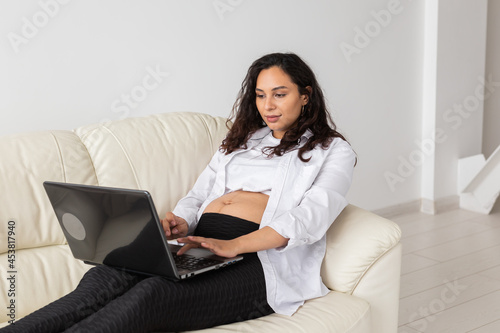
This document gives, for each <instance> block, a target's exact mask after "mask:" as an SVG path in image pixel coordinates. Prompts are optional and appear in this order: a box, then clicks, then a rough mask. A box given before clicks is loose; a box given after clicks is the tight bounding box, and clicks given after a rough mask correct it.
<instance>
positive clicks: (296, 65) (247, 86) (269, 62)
mask: <svg viewBox="0 0 500 333" xmlns="http://www.w3.org/2000/svg"><path fill="white" fill-rule="evenodd" d="M274 66H276V67H279V68H281V69H282V70H283V71H284V72H285V73H286V74H287V75H288V76H289V77H290V79H291V80H292V82H293V83H295V84H296V85H297V87H298V89H299V93H300V94H301V95H304V94H305V95H308V97H309V101H308V103H307V104H306V105H305V107H304V112H303V114H302V115H301V116H300V117H299V121H298V124H297V126H296V127H294V128H291V129H289V130H288V131H286V133H285V135H284V136H283V138H282V139H281V142H280V144H279V145H277V146H276V147H272V148H271V149H270V156H272V155H278V156H282V155H283V154H284V153H286V152H287V151H290V150H292V149H294V148H296V146H297V144H298V143H299V139H300V138H301V136H302V135H303V134H304V133H305V131H306V130H307V129H310V130H311V132H312V133H313V135H312V136H311V137H310V138H309V139H308V141H307V142H306V143H305V145H303V146H302V147H300V148H299V158H300V159H301V160H302V161H303V162H308V161H309V160H310V159H311V158H309V159H306V158H304V154H305V153H306V152H308V151H310V150H312V149H314V147H316V146H317V145H321V146H322V147H323V148H324V149H326V148H328V146H329V145H330V143H331V142H332V140H333V138H335V137H339V138H341V139H343V140H345V141H347V140H346V139H345V138H344V137H343V136H342V134H340V133H339V132H337V131H336V126H335V123H334V122H333V120H332V118H331V116H330V113H329V112H328V110H327V108H326V104H325V98H324V96H323V92H322V90H321V88H320V86H319V84H318V82H317V80H316V77H315V75H314V73H313V71H312V70H311V69H310V68H309V66H308V65H307V64H306V63H305V62H304V61H303V60H302V59H301V58H299V57H298V56H297V55H296V54H293V53H271V54H268V55H265V56H263V57H261V58H260V59H257V60H256V61H255V62H254V63H253V64H252V65H251V66H250V68H249V69H248V72H247V75H246V77H245V79H244V80H243V83H242V84H241V90H240V92H239V93H238V98H237V99H236V102H235V103H234V106H233V109H232V111H231V115H230V117H229V119H228V127H229V132H228V134H227V136H226V138H225V139H224V141H223V142H222V145H221V147H220V149H221V151H223V152H225V153H226V154H230V153H232V152H233V151H236V150H238V149H245V148H246V147H247V146H246V143H247V141H248V139H249V138H250V136H251V135H252V134H253V133H255V131H257V130H258V129H260V128H262V127H266V126H267V125H266V124H265V122H264V121H263V119H262V117H261V116H260V114H259V111H258V109H257V105H256V93H255V88H256V85H257V77H258V76H259V74H260V72H261V71H262V70H263V69H268V68H271V67H274ZM306 87H311V90H310V91H309V90H308V89H306ZM233 119H234V121H233ZM231 121H233V124H232V126H229V123H230V122H231Z"/></svg>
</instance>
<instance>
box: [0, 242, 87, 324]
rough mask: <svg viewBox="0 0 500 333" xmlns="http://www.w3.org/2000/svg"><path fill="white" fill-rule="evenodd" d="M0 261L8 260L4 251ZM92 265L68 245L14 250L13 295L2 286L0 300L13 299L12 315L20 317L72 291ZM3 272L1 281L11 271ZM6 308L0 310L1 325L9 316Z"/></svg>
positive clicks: (6, 302)
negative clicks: (82, 260) (76, 255)
mask: <svg viewBox="0 0 500 333" xmlns="http://www.w3.org/2000/svg"><path fill="white" fill-rule="evenodd" d="M0 262H2V263H6V262H7V253H2V254H0ZM91 267H92V266H90V265H86V264H84V263H82V262H81V261H79V260H76V259H74V258H73V256H72V254H71V251H70V249H69V247H68V246H67V245H51V246H44V247H39V248H35V249H23V250H18V251H16V261H15V271H16V272H17V273H16V274H15V283H14V286H15V293H16V295H15V297H9V295H8V288H6V287H4V288H2V289H1V290H0V304H10V300H11V299H15V306H16V308H15V317H16V319H21V317H24V316H26V315H28V314H30V313H31V312H33V311H35V310H37V309H39V308H41V307H43V306H45V305H46V304H49V303H50V302H52V301H54V300H56V299H58V298H60V297H62V296H64V295H66V294H67V293H69V292H71V291H73V290H74V289H75V287H76V286H77V285H78V283H79V282H80V280H81V278H82V276H83V275H84V274H85V272H86V271H87V270H88V269H89V268H91ZM2 270H3V269H2ZM2 273H3V274H2V281H4V279H6V278H7V277H8V276H9V275H10V274H8V273H7V272H2ZM5 274H7V276H5ZM4 286H7V284H5V285H4ZM28 295H29V296H28ZM6 312H7V311H1V312H0V322H1V323H3V325H5V324H6V322H8V321H9V320H10V318H9V317H7V313H6ZM3 325H0V327H1V326H3Z"/></svg>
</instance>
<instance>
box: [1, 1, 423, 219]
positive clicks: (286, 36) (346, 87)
mask: <svg viewBox="0 0 500 333" xmlns="http://www.w3.org/2000/svg"><path fill="white" fill-rule="evenodd" d="M59 1H60V2H61V3H62V2H63V1H62V0H59ZM42 5H43V7H46V8H48V9H45V10H44V9H43V8H42ZM56 5H57V6H56ZM217 6H218V7H217ZM217 8H218V9H217ZM224 10H225V11H224ZM423 10H424V8H423V1H411V0H401V1H398V0H365V1H347V0H335V1H330V0H317V1H304V0H273V1H269V0H268V1H265V0H251V1H250V0H245V1H243V0H175V1H174V0H168V1H165V0H150V1H140V0H128V1H118V0H108V1H97V0H87V1H77V0H73V1H69V2H68V3H67V4H66V3H65V4H59V2H56V0H39V1H27V0H25V1H9V2H6V1H2V2H1V3H0V36H1V38H0V73H1V75H0V91H1V98H0V112H1V115H2V121H1V122H0V135H7V134H11V133H17V132H25V131H33V130H45V129H71V128H74V127H77V126H80V125H85V124H89V123H95V122H99V121H102V120H105V119H118V118H121V117H135V116H142V115H146V114H151V113H157V112H172V111H193V112H206V113H210V114H212V115H218V116H227V115H228V114H229V111H230V109H231V107H232V104H233V102H234V99H235V96H236V93H237V92H238V90H239V87H240V84H241V81H242V80H243V77H244V75H245V73H246V70H247V68H248V66H249V65H250V64H251V62H252V61H253V60H255V59H256V58H257V57H259V56H261V55H263V54H265V53H269V52H274V51H293V52H296V53H298V54H299V55H300V56H302V57H303V58H304V59H305V60H306V61H307V62H308V63H309V64H310V65H311V66H312V68H313V69H314V70H315V72H316V73H317V75H318V79H319V81H320V83H321V84H322V86H323V89H324V90H325V93H326V96H327V98H328V102H329V106H330V108H331V110H332V113H333V115H334V119H336V121H337V124H338V126H339V128H340V130H341V131H342V132H343V133H345V134H346V135H347V137H348V138H349V139H350V141H351V143H352V144H353V146H354V148H355V150H356V152H357V153H358V156H359V163H358V166H357V167H356V173H355V180H354V183H353V186H352V189H351V192H350V194H349V199H350V200H351V202H352V203H354V204H356V205H359V206H361V207H364V208H366V209H379V208H383V207H387V206H392V205H396V204H400V203H405V202H408V201H412V200H417V199H419V198H420V177H421V176H420V173H419V172H418V170H414V171H413V172H410V173H409V174H407V175H405V177H403V180H402V181H400V182H398V183H396V184H392V185H391V184H390V182H388V180H387V174H388V173H393V174H398V168H400V167H401V163H402V162H401V160H402V159H405V158H407V156H408V154H409V153H410V152H411V151H412V150H414V149H415V148H416V147H417V146H416V143H415V141H418V140H419V139H421V120H422V118H421V93H422V88H421V86H422V84H421V83H422V81H421V80H422V79H421V76H422V74H421V68H422V45H423V44H422V43H423V39H422V38H423V12H424V11H423ZM44 11H45V12H47V11H49V12H52V14H51V15H52V16H53V17H49V15H48V14H44ZM44 18H48V20H47V21H44ZM27 22H28V23H27ZM33 22H34V23H36V24H38V25H39V26H40V27H39V28H36V27H35V29H33V28H31V29H30V28H28V26H29V25H31V24H33ZM23 33H24V37H23ZM13 34H16V36H14V35H13ZM16 38H17V39H16ZM20 38H25V39H20ZM12 39H15V40H17V42H18V43H21V44H18V45H17V48H18V52H15V51H16V50H15V49H16V47H13V42H12ZM20 41H22V42H20ZM14 44H15V43H14ZM155 70H156V71H159V72H160V75H159V77H158V82H156V81H154V80H152V79H148V75H150V74H149V72H151V71H155ZM164 73H168V74H169V75H168V76H167V75H166V74H164ZM145 79H146V81H145V84H146V86H147V87H148V88H149V90H145V88H144V87H143V84H144V83H143V81H144V80H145ZM144 92H146V94H141V93H144ZM131 93H133V94H135V95H136V100H135V101H134V100H130V101H129V103H130V104H129V105H127V104H126V98H127V95H130V94H131ZM132 106H133V107H132ZM0 154H1V152H0Z"/></svg>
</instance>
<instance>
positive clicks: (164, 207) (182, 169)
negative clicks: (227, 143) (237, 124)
mask: <svg viewBox="0 0 500 333" xmlns="http://www.w3.org/2000/svg"><path fill="white" fill-rule="evenodd" d="M75 133H76V134H77V135H78V136H79V137H80V138H81V140H82V142H83V143H84V145H85V147H86V148H87V150H88V153H89V155H90V157H91V159H92V162H93V165H94V168H95V174H96V177H97V183H98V184H99V185H101V186H112V187H125V188H132V189H143V190H147V191H149V192H150V193H151V195H152V197H153V200H154V203H155V206H156V209H157V210H158V214H159V215H160V217H161V218H163V215H164V214H165V213H166V212H167V211H169V210H172V209H173V208H174V206H175V205H176V203H177V201H179V199H181V198H182V197H183V196H184V195H185V194H186V193H187V192H188V191H189V190H190V189H191V187H192V186H193V185H194V183H195V181H196V179H197V178H198V176H199V174H200V173H201V172H202V171H203V169H204V168H205V167H206V165H207V164H208V162H209V161H210V159H211V158H212V156H213V154H214V152H215V151H216V150H217V148H218V147H219V145H220V143H221V142H222V140H223V139H224V137H225V135H226V133H227V127H226V119H225V118H221V117H212V116H209V115H206V114H199V113H188V112H184V113H164V114H155V115H150V116H147V117H141V118H128V119H124V120H121V121H115V122H111V123H107V124H97V125H90V126H84V127H80V128H77V129H76V130H75Z"/></svg>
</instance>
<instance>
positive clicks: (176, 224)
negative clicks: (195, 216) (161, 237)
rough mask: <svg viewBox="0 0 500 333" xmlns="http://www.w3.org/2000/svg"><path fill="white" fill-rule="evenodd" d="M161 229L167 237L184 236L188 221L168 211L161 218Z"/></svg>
mask: <svg viewBox="0 0 500 333" xmlns="http://www.w3.org/2000/svg"><path fill="white" fill-rule="evenodd" d="M161 224H162V226H163V230H164V231H165V236H167V239H176V238H179V237H186V235H187V233H188V228H189V226H188V223H187V222H186V220H184V219H183V218H182V217H179V216H176V215H174V213H172V212H168V213H167V214H166V216H165V218H164V219H163V220H161Z"/></svg>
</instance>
